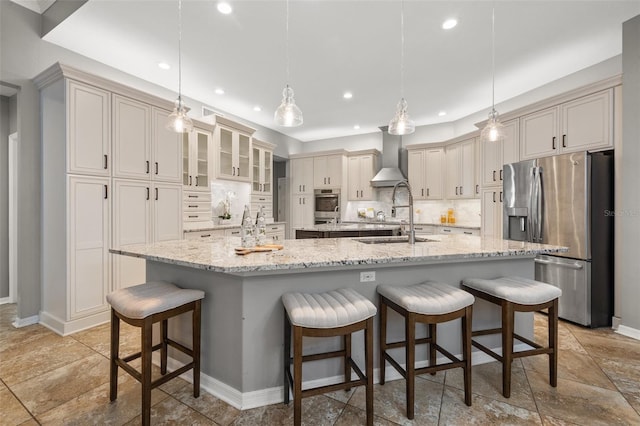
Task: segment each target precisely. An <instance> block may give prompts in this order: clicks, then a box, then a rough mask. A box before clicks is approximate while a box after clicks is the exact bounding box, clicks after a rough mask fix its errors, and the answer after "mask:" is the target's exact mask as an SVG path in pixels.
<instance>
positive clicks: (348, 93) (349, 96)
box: [342, 92, 353, 99]
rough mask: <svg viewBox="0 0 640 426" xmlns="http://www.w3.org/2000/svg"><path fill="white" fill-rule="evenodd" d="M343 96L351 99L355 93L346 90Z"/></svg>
mask: <svg viewBox="0 0 640 426" xmlns="http://www.w3.org/2000/svg"><path fill="white" fill-rule="evenodd" d="M342 97H343V98H345V99H351V98H353V93H351V92H344V95H342Z"/></svg>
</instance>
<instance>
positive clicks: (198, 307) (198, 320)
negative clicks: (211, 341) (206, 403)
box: [191, 300, 202, 398]
mask: <svg viewBox="0 0 640 426" xmlns="http://www.w3.org/2000/svg"><path fill="white" fill-rule="evenodd" d="M191 323H192V325H191V327H192V335H193V341H192V345H193V346H192V348H193V349H192V351H193V397H194V398H198V397H199V396H200V351H201V349H202V348H201V342H202V337H201V336H202V333H201V330H200V326H201V324H202V301H201V300H197V301H196V303H195V307H194V309H193V316H192V322H191Z"/></svg>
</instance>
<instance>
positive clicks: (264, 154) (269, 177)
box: [251, 139, 275, 194]
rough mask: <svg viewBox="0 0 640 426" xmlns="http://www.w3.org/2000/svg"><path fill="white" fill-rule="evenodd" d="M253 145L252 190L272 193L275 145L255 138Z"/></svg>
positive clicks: (255, 192) (256, 192)
mask: <svg viewBox="0 0 640 426" xmlns="http://www.w3.org/2000/svg"><path fill="white" fill-rule="evenodd" d="M252 146H253V148H252V150H253V153H252V156H251V162H252V176H251V192H252V193H254V194H272V193H273V149H274V148H275V145H273V144H271V143H269V142H263V141H260V140H257V139H253V141H252Z"/></svg>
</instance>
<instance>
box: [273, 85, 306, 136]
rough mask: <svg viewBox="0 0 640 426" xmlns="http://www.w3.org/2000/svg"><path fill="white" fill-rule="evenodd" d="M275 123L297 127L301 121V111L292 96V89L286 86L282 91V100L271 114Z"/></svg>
mask: <svg viewBox="0 0 640 426" xmlns="http://www.w3.org/2000/svg"><path fill="white" fill-rule="evenodd" d="M273 118H274V120H275V121H276V124H278V125H280V126H284V127H297V126H300V125H301V124H302V122H303V118H302V111H301V110H300V108H298V106H297V105H296V100H295V99H294V98H293V89H292V88H291V87H289V85H288V84H287V86H286V87H285V88H284V90H283V91H282V102H281V103H280V106H279V107H278V109H276V112H275V114H274V116H273Z"/></svg>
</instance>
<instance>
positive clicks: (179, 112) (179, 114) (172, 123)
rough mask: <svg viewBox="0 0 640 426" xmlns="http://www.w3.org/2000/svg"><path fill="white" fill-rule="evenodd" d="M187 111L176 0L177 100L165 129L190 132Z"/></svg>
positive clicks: (180, 25)
mask: <svg viewBox="0 0 640 426" xmlns="http://www.w3.org/2000/svg"><path fill="white" fill-rule="evenodd" d="M189 109H190V108H189V107H187V106H185V104H184V102H183V101H182V0H178V99H176V102H175V106H174V108H173V112H172V113H171V114H169V120H168V121H167V126H166V127H167V129H169V130H173V131H174V132H177V133H187V132H190V131H192V130H193V121H191V119H190V118H189V116H188V115H187V113H188V112H189Z"/></svg>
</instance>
